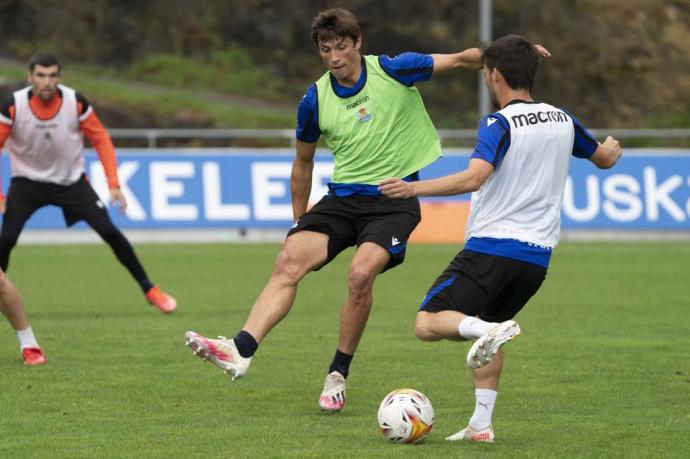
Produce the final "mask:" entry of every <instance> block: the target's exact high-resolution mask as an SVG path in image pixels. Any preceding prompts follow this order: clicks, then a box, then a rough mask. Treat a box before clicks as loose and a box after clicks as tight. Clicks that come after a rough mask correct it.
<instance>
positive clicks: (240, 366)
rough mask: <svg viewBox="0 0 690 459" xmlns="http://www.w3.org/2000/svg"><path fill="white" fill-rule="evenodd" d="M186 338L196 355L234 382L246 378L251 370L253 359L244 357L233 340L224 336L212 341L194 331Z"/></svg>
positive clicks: (187, 334)
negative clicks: (230, 377) (245, 375)
mask: <svg viewBox="0 0 690 459" xmlns="http://www.w3.org/2000/svg"><path fill="white" fill-rule="evenodd" d="M184 338H185V345H186V346H187V347H188V348H190V349H191V350H192V352H193V353H194V355H196V356H199V357H201V358H202V359H204V360H207V361H209V362H211V363H212V364H214V365H215V366H217V367H219V368H220V369H222V370H223V371H224V372H225V374H227V375H230V376H232V379H233V380H235V379H237V378H240V377H242V376H244V374H245V373H246V372H247V370H248V369H249V364H250V363H251V361H252V358H251V357H249V358H245V357H242V356H241V355H240V353H239V352H238V351H237V347H236V346H235V342H234V341H233V340H231V339H227V338H226V337H224V336H219V337H218V339H210V338H206V337H205V336H202V335H200V334H198V333H195V332H193V331H188V332H187V333H185V334H184Z"/></svg>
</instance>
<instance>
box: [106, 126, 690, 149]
mask: <svg viewBox="0 0 690 459" xmlns="http://www.w3.org/2000/svg"><path fill="white" fill-rule="evenodd" d="M590 132H591V133H592V134H593V135H594V136H596V137H598V138H599V137H601V138H603V137H604V136H607V135H611V136H613V137H615V138H617V139H619V140H625V139H661V140H668V139H690V128H688V129H591V130H590ZM110 135H111V136H112V137H113V138H114V139H135V140H136V139H141V140H146V143H147V146H148V148H157V147H158V141H159V140H160V139H216V140H232V139H274V140H275V139H283V140H286V141H288V142H289V143H290V145H291V146H293V145H294V142H295V130H294V129H184V128H183V129H136V128H135V129H110ZM438 135H439V137H440V138H441V142H443V141H445V140H474V139H475V138H476V136H477V131H476V129H439V130H438Z"/></svg>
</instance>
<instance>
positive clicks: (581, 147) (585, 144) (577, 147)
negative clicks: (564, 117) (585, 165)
mask: <svg viewBox="0 0 690 459" xmlns="http://www.w3.org/2000/svg"><path fill="white" fill-rule="evenodd" d="M561 110H563V111H564V112H566V113H567V114H568V115H569V116H570V118H571V119H572V120H573V127H574V128H575V141H574V142H573V156H575V157H577V158H584V159H587V158H589V157H591V156H592V155H593V154H594V152H595V151H597V147H598V146H599V143H598V142H597V141H596V139H595V138H594V136H593V135H592V134H591V133H590V132H589V131H588V130H587V129H585V128H584V126H582V123H580V120H578V119H577V118H575V117H574V116H573V114H572V113H570V112H569V111H568V110H566V109H565V108H563V107H561Z"/></svg>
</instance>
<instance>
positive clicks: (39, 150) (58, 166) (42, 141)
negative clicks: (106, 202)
mask: <svg viewBox="0 0 690 459" xmlns="http://www.w3.org/2000/svg"><path fill="white" fill-rule="evenodd" d="M58 88H59V89H60V91H62V104H61V106H60V109H59V110H58V112H57V113H56V114H55V116H53V117H52V118H50V119H45V120H44V119H40V118H39V117H37V116H36V115H35V114H34V113H33V111H32V110H31V106H30V105H29V91H30V90H31V87H28V88H24V89H22V90H19V91H17V92H15V93H14V103H15V116H14V121H13V123H12V135H11V136H10V137H9V139H8V141H7V147H8V150H9V153H10V164H11V168H12V177H26V178H28V179H31V180H36V181H40V182H50V183H57V184H60V185H69V184H72V183H75V182H76V181H77V180H79V177H80V176H81V175H82V174H83V173H84V157H83V155H82V149H83V148H84V138H83V135H82V132H81V130H80V129H79V123H80V121H81V120H84V119H86V118H87V117H88V116H89V115H90V114H91V107H89V109H88V110H87V111H86V112H85V113H84V114H82V115H81V116H79V113H78V110H77V97H76V92H75V91H74V90H73V89H71V88H68V87H66V86H63V85H58Z"/></svg>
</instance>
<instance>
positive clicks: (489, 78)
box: [482, 65, 501, 110]
mask: <svg viewBox="0 0 690 459" xmlns="http://www.w3.org/2000/svg"><path fill="white" fill-rule="evenodd" d="M497 72H498V71H497V70H496V69H495V68H494V69H492V70H489V68H488V67H487V66H486V65H485V66H484V68H482V75H483V76H484V83H485V84H486V89H487V90H488V91H489V98H490V99H491V105H493V107H494V110H499V109H500V108H501V105H500V103H499V102H498V96H496V78H497Z"/></svg>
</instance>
